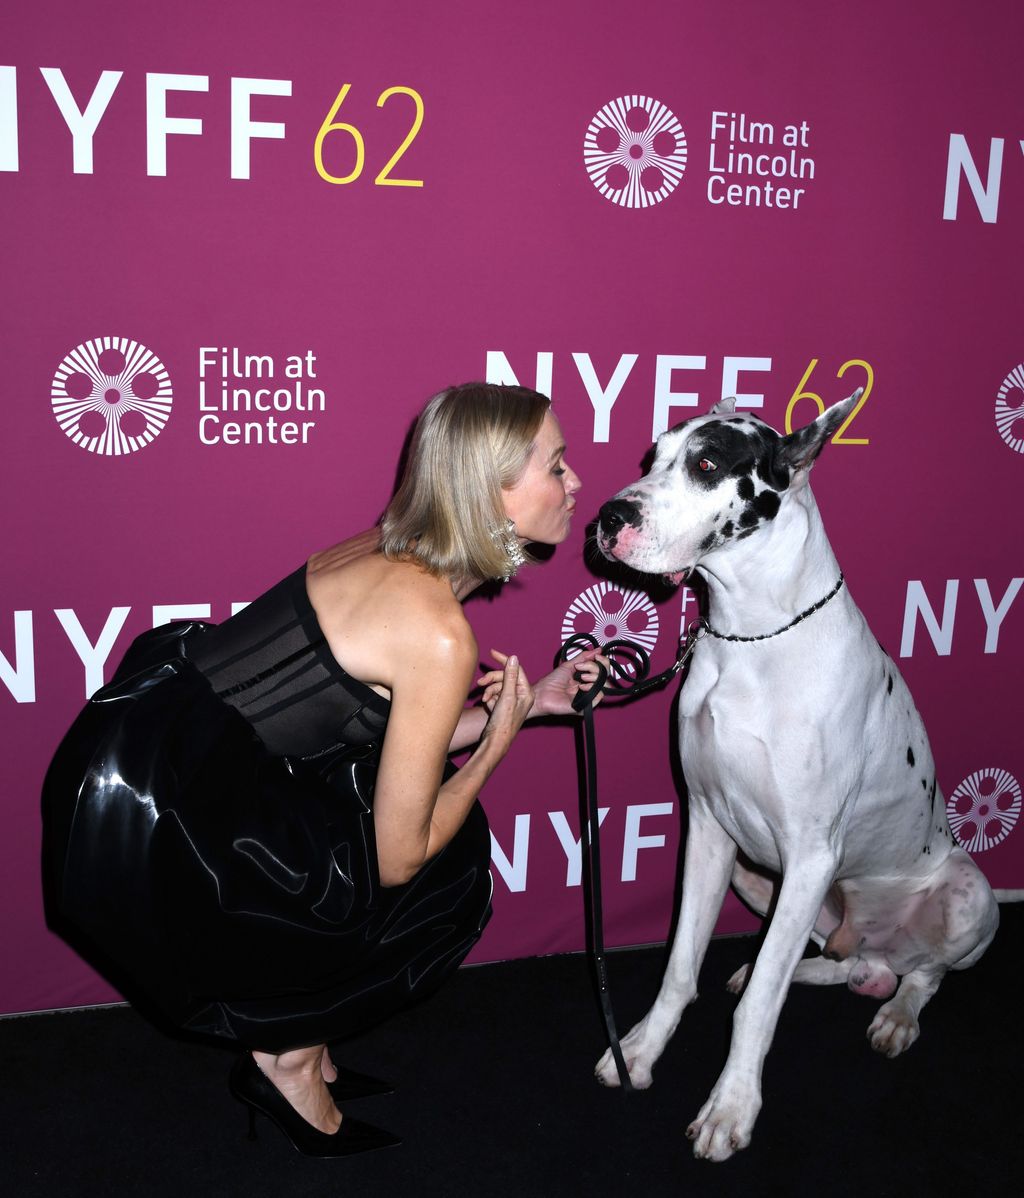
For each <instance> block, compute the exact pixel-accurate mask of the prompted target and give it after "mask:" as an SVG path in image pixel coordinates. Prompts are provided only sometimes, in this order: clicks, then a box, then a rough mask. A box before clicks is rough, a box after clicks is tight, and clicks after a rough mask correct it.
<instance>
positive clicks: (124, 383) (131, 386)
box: [50, 337, 173, 455]
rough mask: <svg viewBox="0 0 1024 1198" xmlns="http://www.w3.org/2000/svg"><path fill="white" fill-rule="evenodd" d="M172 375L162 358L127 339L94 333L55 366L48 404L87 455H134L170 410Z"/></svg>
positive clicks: (154, 432) (151, 436)
mask: <svg viewBox="0 0 1024 1198" xmlns="http://www.w3.org/2000/svg"><path fill="white" fill-rule="evenodd" d="M172 400H173V395H172V394H171V378H170V375H169V374H168V373H167V370H166V369H165V367H164V364H163V362H161V361H160V359H159V358H158V357H157V356H156V354H154V353H153V351H152V350H149V349H147V348H146V347H145V346H144V345H140V344H139V343H138V342H137V341H131V340H130V339H129V338H127V337H97V338H95V339H94V340H92V341H85V342H83V343H82V344H81V345H79V346H77V347H76V348H75V349H73V350H72V351H71V352H70V353H69V354H68V355H67V357H66V358H65V359H64V361H63V362H61V364H60V365H59V366H58V367H57V372H56V374H55V375H54V376H53V386H52V388H51V390H50V403H51V405H52V407H53V414H54V416H55V417H56V420H57V423H58V424H59V425H60V427H61V428H62V429H63V430H64V432H65V433H66V434H67V436H68V437H70V438H71V440H72V441H74V443H75V444H76V445H78V446H79V447H80V448H82V449H87V450H88V451H89V452H90V453H101V454H107V455H120V454H126V453H135V451H136V450H139V449H143V448H145V446H147V445H149V443H150V442H151V441H153V440H154V439H155V438H156V437H157V436H158V435H159V433H160V432H161V431H162V430H163V427H164V425H165V424H166V423H167V418H168V417H169V416H170V414H171V403H172Z"/></svg>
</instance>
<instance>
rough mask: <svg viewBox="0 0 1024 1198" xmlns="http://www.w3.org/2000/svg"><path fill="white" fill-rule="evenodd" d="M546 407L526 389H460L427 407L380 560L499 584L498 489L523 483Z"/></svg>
mask: <svg viewBox="0 0 1024 1198" xmlns="http://www.w3.org/2000/svg"><path fill="white" fill-rule="evenodd" d="M550 403H551V401H550V400H549V399H547V398H546V397H545V396H543V395H541V394H539V393H538V392H536V391H530V390H529V389H528V388H526V387H512V386H499V385H497V384H494V383H464V384H462V386H459V387H449V388H447V389H446V390H444V391H442V392H441V393H440V394H439V395H435V396H434V398H433V399H432V400H431V401H430V402H429V403H428V404H427V406H426V407H425V408H424V409H423V412H422V413H421V415H420V418H419V420H418V421H417V422H416V428H415V430H414V432H413V437H412V442H411V444H410V447H409V457H408V461H407V463H406V467H405V473H404V475H403V476H402V481H401V483H400V485H399V487H398V490H397V491H396V492H395V497H394V499H392V500H391V503H390V504H389V505H388V508H387V511H386V512H385V513H384V516H383V519H382V520H381V550H382V552H383V553H384V555H385V557H389V558H412V559H414V560H416V561H418V562H419V563H420V564H421V565H422V566H424V567H425V569H427V570H429V571H430V573H431V574H435V575H438V576H444V577H448V578H460V577H463V578H464V577H469V578H479V579H492V578H504V577H505V576H506V575H507V574H508V568H509V559H508V554H507V552H506V551H505V549H504V548H503V546H502V544H501V542H500V538H496V536H495V534H496V533H500V531H501V530H502V529H503V528H504V525H505V522H506V519H507V517H506V515H505V507H504V504H503V503H502V497H501V491H502V488H503V487H511V486H513V485H514V484H515V483H517V482H518V481H519V479H520V478H522V475H523V471H524V470H525V469H526V463H527V461H528V460H529V457H530V453H531V451H532V449H533V441H534V438H535V437H536V435H537V432H538V430H539V429H540V426H541V423H542V421H543V420H544V414H545V412H547V410H548V408H549V407H550Z"/></svg>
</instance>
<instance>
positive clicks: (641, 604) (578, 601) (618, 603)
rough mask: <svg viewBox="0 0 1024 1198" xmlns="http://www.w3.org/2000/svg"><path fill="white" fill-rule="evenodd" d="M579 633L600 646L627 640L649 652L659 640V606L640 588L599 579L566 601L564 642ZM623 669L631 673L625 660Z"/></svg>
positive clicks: (563, 628)
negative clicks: (567, 602)
mask: <svg viewBox="0 0 1024 1198" xmlns="http://www.w3.org/2000/svg"><path fill="white" fill-rule="evenodd" d="M581 632H585V633H588V634H589V635H590V636H592V637H594V639H595V640H596V641H597V642H598V644H601V645H606V644H607V643H608V642H609V641H617V640H627V641H633V642H634V643H635V644H637V645H639V646H640V647H641V648H642V649H646V650H647V652H648V653H650V652H651V650H652V649H653V648H654V646H655V644H657V641H658V609H657V608H656V607H655V606H654V604H653V603H652V602H651V601H650V599H649V598H648V597H647V595H646V594H644V592H643V591H624V590H622V589H621V588H619V587H616V586H613V585H612V583H610V582H599V583H597V584H596V585H595V586H592V587H588V588H587V589H586V590H585V591H584V592H583V594H582V595H578V596H577V597H576V598H575V599H574V600H573V601H572V603H570V604H569V610H568V611H567V612H566V613H565V616H564V618H563V620H562V640H563V641H567V640H568V639H569V638H570V637H571V636H576V635H577V634H578V633H581ZM572 656H573V657H575V656H576V654H575V653H574V654H572ZM624 668H625V669H627V670H628V672H629V673H633V668H632V666H631V665H629V664H628V663H624Z"/></svg>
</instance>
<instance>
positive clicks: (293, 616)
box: [43, 567, 491, 1052]
mask: <svg viewBox="0 0 1024 1198" xmlns="http://www.w3.org/2000/svg"><path fill="white" fill-rule="evenodd" d="M388 709H389V705H388V703H387V701H386V700H384V699H382V698H381V697H380V696H379V695H378V694H377V693H376V692H375V691H373V690H372V689H371V688H370V687H368V686H365V685H364V684H363V683H361V682H359V681H357V680H356V679H354V678H352V677H350V676H349V675H348V674H346V673H345V671H344V670H343V669H342V668H341V667H340V666H339V665H338V663H337V662H336V661H335V659H334V658H333V656H332V655H331V653H330V651H329V649H328V648H327V645H326V642H325V641H324V638H323V634H322V632H321V631H320V627H319V625H318V623H317V620H316V615H315V613H314V612H313V609H312V606H311V605H310V603H309V599H308V596H307V594H306V587H305V567H302V568H301V569H300V570H297V571H296V572H295V573H294V574H292V575H290V576H289V577H288V578H286V579H284V580H283V581H282V582H281V583H279V584H278V585H277V586H276V587H274V588H273V589H272V590H270V591H268V592H267V593H266V594H265V595H263V596H262V597H261V598H260V599H257V600H256V601H255V602H254V603H252V604H250V605H249V607H247V608H245V609H244V610H243V611H242V612H240V613H239V614H238V615H236V616H233V617H232V618H231V619H230V620H228V621H226V622H225V623H224V624H221V625H209V624H195V623H193V624H179V625H169V626H167V627H164V628H158V629H154V630H152V631H150V632H146V633H143V634H142V636H140V637H138V638H137V639H136V640H135V642H134V643H133V644H132V645H131V647H130V648H129V650H128V653H127V654H126V656H125V658H124V660H123V662H122V663H121V665H120V667H119V668H118V670H117V673H116V674H115V676H114V678H113V679H112V681H111V682H110V683H109V684H108V685H107V686H105V687H103V688H102V690H99V691H97V692H96V694H95V695H94V696H93V697H92V699H91V700H90V701H89V703H88V704H87V706H86V707H85V709H84V711H83V712H82V713H81V715H80V716H79V717H78V719H77V720H76V721H75V723H74V725H73V726H72V728H71V730H70V731H69V732H68V734H67V736H66V737H65V738H64V741H63V742H62V743H61V746H60V748H59V749H58V751H57V755H56V757H55V758H54V761H53V764H52V765H51V767H50V770H49V772H48V774H47V777H46V783H45V786H44V791H43V817H44V818H43V824H44V838H43V866H44V881H45V893H46V899H47V915H48V918H49V921H50V924H51V926H52V927H53V928H54V930H56V931H57V932H59V933H60V934H61V935H62V936H64V937H65V939H67V940H68V941H69V942H70V943H72V944H73V945H74V947H75V948H76V949H77V950H78V951H79V952H81V953H82V955H83V956H85V957H86V958H87V959H88V960H90V961H91V962H92V963H93V964H95V965H96V966H97V967H98V968H99V969H100V970H101V972H104V973H105V974H106V975H107V976H108V977H109V978H110V980H111V981H112V982H113V983H114V984H115V985H116V986H117V987H118V988H119V989H120V990H121V991H122V993H124V994H125V997H127V998H129V999H131V1000H132V1001H134V1002H136V1003H138V1004H139V1005H140V1007H142V1008H143V1009H146V1008H153V1007H155V1008H156V1011H157V1012H158V1013H159V1014H160V1015H162V1016H164V1017H166V1018H168V1019H170V1020H171V1021H172V1022H173V1023H175V1024H177V1025H178V1026H180V1027H183V1028H186V1029H188V1030H190V1031H196V1032H202V1033H208V1034H212V1035H217V1036H224V1037H227V1038H230V1039H234V1040H238V1041H240V1042H242V1043H243V1044H246V1045H248V1046H250V1047H254V1048H258V1049H262V1050H265V1051H270V1052H281V1051H284V1050H286V1049H288V1048H298V1047H301V1046H304V1045H310V1044H318V1043H321V1042H324V1041H327V1040H331V1039H336V1038H340V1037H343V1036H347V1035H350V1034H352V1033H354V1032H357V1031H360V1030H361V1029H363V1028H365V1027H367V1026H369V1025H371V1024H373V1023H375V1022H377V1021H379V1020H380V1019H382V1018H385V1017H386V1016H388V1015H390V1014H391V1013H392V1012H394V1011H395V1010H398V1009H399V1008H401V1007H403V1006H406V1005H407V1004H409V1003H410V1002H412V1001H414V1000H415V999H417V998H419V997H421V996H423V995H425V994H427V993H429V992H430V991H431V990H433V989H434V988H435V987H436V986H437V985H439V984H440V982H441V981H443V980H444V978H445V977H446V976H447V975H448V974H449V973H451V972H452V971H453V970H454V969H456V968H457V966H458V965H459V964H460V963H461V961H462V960H463V958H464V957H465V955H466V953H468V952H469V950H470V948H471V947H472V946H473V945H474V944H475V943H476V941H477V940H478V939H479V937H480V933H481V931H482V930H483V927H484V924H485V923H486V921H487V919H488V917H489V915H490V896H491V877H490V872H489V864H490V834H489V831H488V827H487V820H486V818H485V816H484V813H483V810H482V808H481V807H480V805H479V803H476V804H474V806H473V808H472V810H471V812H470V814H469V817H468V818H467V820H466V822H465V823H464V824H463V826H462V828H461V829H460V830H459V832H458V833H457V835H456V836H455V837H454V838H453V839H452V841H451V842H450V843H449V844H448V845H447V846H446V847H445V849H444V850H443V851H442V852H441V853H439V854H438V855H437V856H436V857H435V858H433V860H431V861H430V862H428V863H427V865H426V866H424V868H423V869H422V870H421V871H420V872H419V873H418V874H417V875H416V877H415V878H413V879H412V881H410V882H408V883H407V884H406V885H404V886H400V887H393V888H383V887H381V885H380V879H379V877H378V873H377V851H376V843H375V839H374V831H373V810H372V808H373V787H374V781H375V778H376V771H377V763H378V760H379V753H380V747H381V742H382V740H383V736H384V731H385V728H386V726H387V716H388Z"/></svg>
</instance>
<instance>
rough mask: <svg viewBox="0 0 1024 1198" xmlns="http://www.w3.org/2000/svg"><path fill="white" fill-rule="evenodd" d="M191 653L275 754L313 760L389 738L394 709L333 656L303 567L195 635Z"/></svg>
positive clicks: (223, 696) (188, 648)
mask: <svg viewBox="0 0 1024 1198" xmlns="http://www.w3.org/2000/svg"><path fill="white" fill-rule="evenodd" d="M187 653H188V657H189V659H190V660H191V661H192V663H193V664H194V665H195V667H196V668H197V669H198V670H199V671H200V673H202V674H203V675H204V676H205V677H206V679H207V681H208V682H209V683H210V685H211V686H212V687H213V689H214V691H215V692H216V693H217V695H218V697H219V698H220V699H222V700H223V701H224V702H225V703H229V704H230V705H231V706H232V707H234V708H235V709H236V710H237V711H238V712H239V714H240V715H242V716H243V717H244V718H245V719H246V720H247V721H248V722H249V723H250V724H251V725H252V727H253V728H254V729H255V731H256V732H257V734H258V735H259V737H260V739H261V740H262V741H263V743H264V744H265V745H266V747H267V749H268V750H269V751H270V752H271V753H273V754H276V755H280V756H286V757H313V756H316V755H317V754H320V753H323V752H325V751H327V750H329V749H331V748H333V747H334V746H336V745H338V744H339V743H344V744H346V745H362V744H370V743H372V742H374V741H379V740H380V739H381V738H382V737H383V735H384V729H385V726H386V725H387V720H388V711H389V709H390V704H389V703H388V701H387V700H386V699H383V698H381V696H380V695H378V694H377V692H376V691H374V690H372V689H371V688H370V687H368V686H367V685H366V684H365V683H363V682H360V681H359V680H358V679H356V678H353V677H351V675H349V674H347V673H346V672H345V671H344V670H343V669H342V667H341V666H340V665H339V664H338V662H337V661H336V660H335V658H334V657H333V655H332V654H331V651H330V649H329V648H328V646H327V642H326V640H325V639H324V635H323V632H322V631H321V629H320V625H319V622H318V621H317V618H316V613H315V612H314V610H313V606H312V604H311V603H310V602H309V596H308V595H307V593H306V567H305V566H304V565H303V566H301V567H300V568H299V569H298V570H296V571H295V572H294V573H293V574H290V575H288V577H287V578H285V579H283V580H282V581H281V582H279V583H278V584H277V585H276V586H275V587H272V588H271V589H270V590H269V591H267V592H266V593H265V594H263V595H261V596H260V597H259V598H258V599H256V600H254V601H253V602H252V603H250V604H249V606H248V607H246V608H243V610H242V611H240V612H239V613H238V614H237V615H234V616H232V617H231V619H230V620H227V621H225V622H224V623H223V624H218V625H211V626H209V627H207V628H205V629H204V630H203V631H202V632H201V633H199V634H197V635H195V636H192V637H190V638H189V640H188V647H187Z"/></svg>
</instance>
